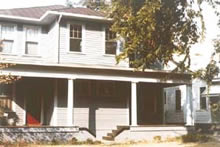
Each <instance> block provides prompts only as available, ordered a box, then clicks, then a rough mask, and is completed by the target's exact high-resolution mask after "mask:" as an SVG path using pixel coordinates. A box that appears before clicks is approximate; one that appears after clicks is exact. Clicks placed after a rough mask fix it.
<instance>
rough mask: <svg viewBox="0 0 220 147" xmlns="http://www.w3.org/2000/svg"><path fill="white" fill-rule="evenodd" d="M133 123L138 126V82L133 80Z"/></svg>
mask: <svg viewBox="0 0 220 147" xmlns="http://www.w3.org/2000/svg"><path fill="white" fill-rule="evenodd" d="M131 125H132V126H137V82H131Z"/></svg>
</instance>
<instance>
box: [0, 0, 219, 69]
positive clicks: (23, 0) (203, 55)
mask: <svg viewBox="0 0 220 147" xmlns="http://www.w3.org/2000/svg"><path fill="white" fill-rule="evenodd" d="M1 1H2V3H1V4H0V9H9V8H22V7H34V6H45V5H55V4H61V5H65V3H66V0H1ZM71 1H72V2H74V3H77V2H78V1H80V0H71ZM203 9H204V19H205V22H206V39H205V40H204V41H203V42H199V43H198V44H196V45H194V46H193V48H194V49H193V51H192V54H193V55H196V56H195V57H194V61H195V62H194V63H192V65H193V66H194V67H195V68H196V67H198V66H201V67H204V66H206V63H207V62H208V61H209V59H210V55H211V51H210V50H213V47H212V40H213V39H214V38H216V36H217V33H219V34H220V29H219V28H218V27H217V16H215V14H214V13H213V10H212V8H211V7H209V6H207V5H204V6H203ZM197 55H199V56H197Z"/></svg>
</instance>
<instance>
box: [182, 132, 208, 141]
mask: <svg viewBox="0 0 220 147" xmlns="http://www.w3.org/2000/svg"><path fill="white" fill-rule="evenodd" d="M180 139H181V141H182V142H184V143H187V142H207V141H210V140H211V137H209V136H207V135H201V134H187V135H183V136H181V137H180Z"/></svg>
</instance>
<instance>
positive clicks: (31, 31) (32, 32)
mask: <svg viewBox="0 0 220 147" xmlns="http://www.w3.org/2000/svg"><path fill="white" fill-rule="evenodd" d="M26 37H27V38H26V39H27V40H29V41H30V40H36V39H37V37H38V29H37V28H27V32H26Z"/></svg>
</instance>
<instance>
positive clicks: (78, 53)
mask: <svg viewBox="0 0 220 147" xmlns="http://www.w3.org/2000/svg"><path fill="white" fill-rule="evenodd" d="M67 54H72V55H86V54H85V53H82V52H74V51H70V52H67Z"/></svg>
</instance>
